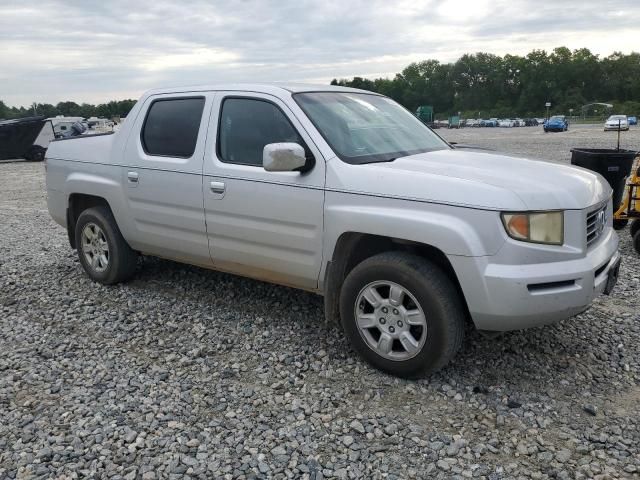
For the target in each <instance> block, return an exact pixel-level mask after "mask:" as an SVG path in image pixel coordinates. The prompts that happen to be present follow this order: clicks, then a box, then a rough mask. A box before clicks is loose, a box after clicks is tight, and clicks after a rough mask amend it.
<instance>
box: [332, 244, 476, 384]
mask: <svg viewBox="0 0 640 480" xmlns="http://www.w3.org/2000/svg"><path fill="white" fill-rule="evenodd" d="M340 317H341V319H342V325H343V327H344V331H345V333H346V336H347V338H348V339H349V340H350V341H351V344H352V345H353V346H354V348H355V349H356V350H357V351H358V353H359V354H360V355H361V356H362V357H363V358H364V359H365V360H366V361H367V362H369V363H370V364H371V365H373V366H374V367H376V368H378V369H380V370H383V371H385V372H388V373H391V374H393V375H397V376H400V377H414V376H418V375H425V374H428V373H432V372H435V371H436V370H439V369H440V368H442V367H443V366H444V365H446V364H447V363H448V362H449V361H450V360H451V359H452V358H453V357H454V356H455V354H456V352H457V351H458V349H459V348H460V345H461V344H462V337H463V333H464V319H465V308H464V307H463V300H462V299H461V298H460V295H459V294H458V292H457V290H456V288H455V287H454V285H453V283H452V281H451V280H450V279H449V277H448V276H447V275H446V274H445V273H444V272H443V271H442V270H441V269H440V268H439V267H437V266H436V265H435V264H433V263H431V262H429V261H427V260H425V259H423V258H421V257H419V256H416V255H411V254H407V253H404V252H387V253H382V254H379V255H375V256H373V257H371V258H368V259H367V260H364V261H363V262H362V263H360V264H359V265H357V266H356V267H355V268H354V269H353V270H352V271H351V272H350V273H349V274H348V275H347V278H346V279H345V281H344V284H343V286H342V290H341V292H340Z"/></svg>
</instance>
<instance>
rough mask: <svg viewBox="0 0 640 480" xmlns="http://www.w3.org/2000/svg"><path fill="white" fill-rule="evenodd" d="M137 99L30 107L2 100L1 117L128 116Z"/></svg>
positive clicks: (0, 101) (0, 105) (0, 103)
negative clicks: (12, 105) (16, 105)
mask: <svg viewBox="0 0 640 480" xmlns="http://www.w3.org/2000/svg"><path fill="white" fill-rule="evenodd" d="M135 103H136V100H119V101H116V100H114V101H111V102H108V103H101V104H99V105H91V104H89V103H82V104H77V103H75V102H59V103H57V104H56V105H52V104H50V103H34V104H33V105H31V106H29V107H9V106H7V105H5V103H4V102H3V101H2V100H0V119H3V118H5V119H10V118H22V117H30V116H35V115H44V116H45V117H55V116H57V115H64V116H65V117H84V118H89V117H100V118H113V117H126V116H127V114H128V113H129V112H130V111H131V109H132V108H133V106H134V105H135Z"/></svg>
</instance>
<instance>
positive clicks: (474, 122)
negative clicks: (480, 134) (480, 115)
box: [464, 118, 480, 127]
mask: <svg viewBox="0 0 640 480" xmlns="http://www.w3.org/2000/svg"><path fill="white" fill-rule="evenodd" d="M464 126H465V127H479V126H480V120H477V119H475V118H468V119H466V120H465V122H464Z"/></svg>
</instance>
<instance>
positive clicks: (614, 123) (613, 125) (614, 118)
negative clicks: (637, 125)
mask: <svg viewBox="0 0 640 480" xmlns="http://www.w3.org/2000/svg"><path fill="white" fill-rule="evenodd" d="M611 130H616V131H617V130H629V120H628V119H627V116H626V115H611V116H610V117H609V118H607V121H606V122H604V131H605V132H609V131H611Z"/></svg>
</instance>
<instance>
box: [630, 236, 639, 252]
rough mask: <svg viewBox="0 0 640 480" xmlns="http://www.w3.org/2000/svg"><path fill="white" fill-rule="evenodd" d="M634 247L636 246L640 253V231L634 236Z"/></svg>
mask: <svg viewBox="0 0 640 480" xmlns="http://www.w3.org/2000/svg"><path fill="white" fill-rule="evenodd" d="M632 243H633V248H635V250H636V252H637V253H638V254H639V255H640V232H636V234H635V235H634V236H633V241H632Z"/></svg>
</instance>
